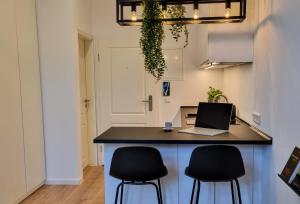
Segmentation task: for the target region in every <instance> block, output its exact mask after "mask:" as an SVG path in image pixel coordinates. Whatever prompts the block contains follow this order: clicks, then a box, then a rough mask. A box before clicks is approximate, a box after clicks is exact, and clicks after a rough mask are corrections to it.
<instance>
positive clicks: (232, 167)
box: [185, 145, 245, 204]
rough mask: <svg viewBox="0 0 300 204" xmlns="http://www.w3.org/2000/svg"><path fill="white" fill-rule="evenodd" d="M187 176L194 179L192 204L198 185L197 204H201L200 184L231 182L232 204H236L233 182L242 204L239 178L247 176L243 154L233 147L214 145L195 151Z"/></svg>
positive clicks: (198, 148)
mask: <svg viewBox="0 0 300 204" xmlns="http://www.w3.org/2000/svg"><path fill="white" fill-rule="evenodd" d="M185 174H186V175H187V176H189V177H192V178H193V179H194V184H193V190H192V196H191V201H190V204H192V203H193V200H194V191H195V186H196V183H197V197H196V203H197V204H198V203H199V196H200V182H201V181H203V182H230V184H231V196H232V203H233V204H235V198H234V190H233V181H235V183H236V187H237V190H238V198H239V203H240V204H242V199H241V191H240V185H239V181H238V178H239V177H241V176H243V175H245V168H244V163H243V159H242V156H241V153H240V151H239V149H238V148H236V147H233V146H224V145H213V146H204V147H197V148H196V149H194V151H193V153H192V156H191V159H190V163H189V166H188V167H187V168H186V169H185Z"/></svg>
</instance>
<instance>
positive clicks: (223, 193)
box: [104, 144, 259, 204]
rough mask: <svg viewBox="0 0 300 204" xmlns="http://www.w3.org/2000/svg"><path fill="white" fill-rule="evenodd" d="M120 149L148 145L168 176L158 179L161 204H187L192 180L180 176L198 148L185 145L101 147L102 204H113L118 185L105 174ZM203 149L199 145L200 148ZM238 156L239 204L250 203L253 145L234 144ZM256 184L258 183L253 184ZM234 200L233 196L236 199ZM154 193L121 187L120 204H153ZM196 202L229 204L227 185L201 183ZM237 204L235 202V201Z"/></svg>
mask: <svg viewBox="0 0 300 204" xmlns="http://www.w3.org/2000/svg"><path fill="white" fill-rule="evenodd" d="M123 146H151V147H155V148H157V149H158V150H159V151H160V153H161V155H162V158H163V160H164V164H165V165H166V167H167V169H168V172H169V173H168V175H167V176H166V177H164V178H162V179H161V181H162V194H163V201H164V204H187V203H189V202H190V196H191V191H192V185H193V179H191V178H189V177H187V176H186V175H185V174H184V170H185V168H186V167H187V165H188V163H189V160H190V156H191V153H192V151H193V150H194V148H196V147H197V146H201V145H185V144H179V145H176V144H166V145H160V144H154V145H152V144H149V145H136V144H104V161H105V172H104V179H105V204H114V199H115V194H116V188H117V185H118V184H119V183H120V182H121V181H120V180H118V179H115V178H113V177H111V176H110V175H109V169H110V163H111V159H112V155H113V152H114V151H115V150H116V149H117V148H119V147H123ZM202 146H203V145H202ZM235 146H236V147H238V148H239V149H240V151H241V153H242V157H243V160H244V164H245V170H246V175H245V176H244V177H242V178H240V179H239V181H240V185H241V193H242V201H243V204H256V203H254V202H253V189H254V146H253V145H235ZM255 182H259V181H255ZM236 195H237V194H236ZM236 198H237V196H236ZM156 203H157V198H156V192H155V189H154V187H153V186H130V185H125V188H124V198H123V204H156ZM200 203H203V204H231V203H232V200H231V191H230V183H229V182H228V183H215V184H214V183H203V182H202V183H201V192H200ZM236 203H238V201H236Z"/></svg>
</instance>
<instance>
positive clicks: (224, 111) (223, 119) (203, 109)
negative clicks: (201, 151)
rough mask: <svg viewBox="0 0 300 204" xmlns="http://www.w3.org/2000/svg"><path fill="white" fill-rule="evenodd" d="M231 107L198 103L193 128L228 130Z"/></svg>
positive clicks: (224, 104) (226, 104)
mask: <svg viewBox="0 0 300 204" xmlns="http://www.w3.org/2000/svg"><path fill="white" fill-rule="evenodd" d="M232 108H233V105H232V104H230V103H204V102H200V103H199V106H198V112H197V117H196V123H195V127H201V128H212V129H220V130H229V125H230V120H231V114H232Z"/></svg>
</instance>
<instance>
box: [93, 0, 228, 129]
mask: <svg viewBox="0 0 300 204" xmlns="http://www.w3.org/2000/svg"><path fill="white" fill-rule="evenodd" d="M92 8H93V12H92V13H93V29H94V30H93V34H94V35H95V38H96V39H97V42H98V44H97V49H98V52H99V54H100V61H98V63H97V64H96V83H97V101H98V113H97V114H98V119H99V120H98V131H99V133H100V132H102V131H104V130H106V129H107V128H108V127H110V121H109V118H110V117H109V114H110V113H109V108H107V107H110V105H109V98H110V95H109V90H110V77H109V76H110V69H111V67H110V49H109V48H110V47H139V39H140V27H133V26H128V27H126V26H119V25H118V24H117V23H116V16H115V12H114V11H115V1H111V0H101V1H100V0H93V5H92ZM168 28H169V27H166V28H165V32H166V35H167V36H166V39H165V42H164V44H163V48H164V49H174V48H182V47H183V41H184V36H183V37H182V39H181V41H180V42H179V43H176V42H175V41H174V40H173V39H172V37H171V36H170V31H169V30H168ZM198 29H201V26H197V25H194V26H189V31H190V40H189V46H188V47H187V48H185V49H183V69H184V80H183V81H171V96H170V97H168V99H169V101H170V103H165V102H164V98H163V97H162V96H161V97H160V99H159V107H158V108H159V114H160V119H159V121H160V124H163V123H164V122H165V121H173V122H174V124H175V125H179V118H180V117H178V116H179V115H178V111H179V107H180V106H182V105H196V104H197V103H198V102H199V101H201V100H202V101H205V100H207V96H206V92H207V90H208V87H209V86H215V87H217V88H221V87H222V85H223V71H213V72H208V71H200V70H199V69H198V68H197V67H196V65H199V64H200V61H201V60H204V58H205V56H206V53H207V51H206V50H207V49H206V47H205V46H206V45H203V46H204V47H203V46H202V44H201V43H200V44H201V47H198V40H199V39H200V40H202V38H199V36H198V32H197V30H198ZM204 32H207V31H204ZM158 91H159V92H161V90H158ZM159 94H160V95H162V94H161V93H159ZM158 125H159V124H158Z"/></svg>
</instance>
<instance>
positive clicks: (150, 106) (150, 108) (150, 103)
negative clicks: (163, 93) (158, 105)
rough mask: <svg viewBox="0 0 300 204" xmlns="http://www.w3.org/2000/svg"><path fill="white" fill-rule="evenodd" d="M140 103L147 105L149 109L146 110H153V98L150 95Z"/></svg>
mask: <svg viewBox="0 0 300 204" xmlns="http://www.w3.org/2000/svg"><path fill="white" fill-rule="evenodd" d="M142 102H144V103H149V106H148V107H149V108H148V110H149V111H152V110H153V96H152V95H149V96H148V100H142Z"/></svg>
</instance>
